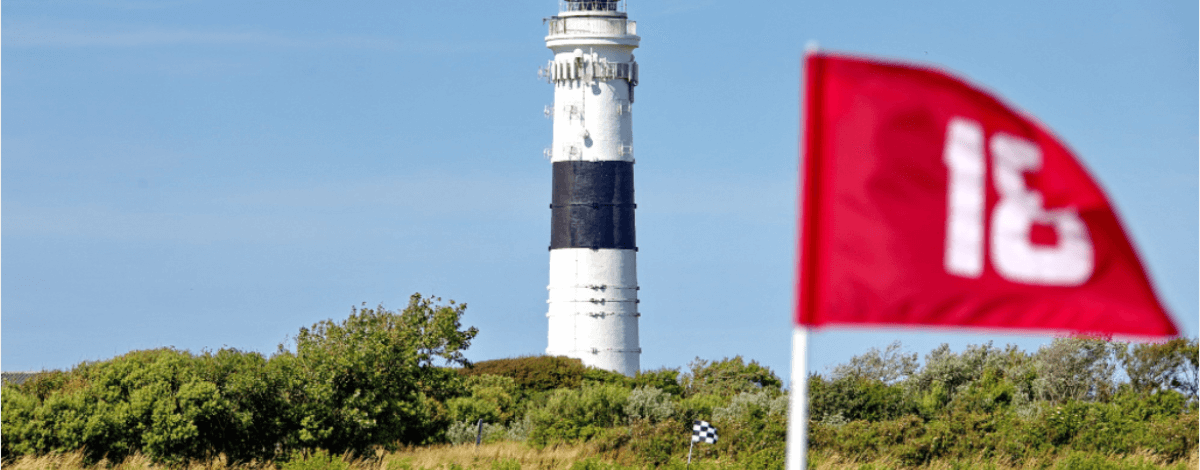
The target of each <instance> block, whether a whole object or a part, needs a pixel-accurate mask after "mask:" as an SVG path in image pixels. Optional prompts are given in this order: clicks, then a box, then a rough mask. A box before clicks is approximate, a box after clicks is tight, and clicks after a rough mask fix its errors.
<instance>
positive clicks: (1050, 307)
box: [795, 53, 1178, 337]
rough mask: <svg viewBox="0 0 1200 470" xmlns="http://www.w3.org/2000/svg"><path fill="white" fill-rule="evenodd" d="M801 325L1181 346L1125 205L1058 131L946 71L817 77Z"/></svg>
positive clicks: (822, 64)
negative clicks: (1035, 334)
mask: <svg viewBox="0 0 1200 470" xmlns="http://www.w3.org/2000/svg"><path fill="white" fill-rule="evenodd" d="M805 81H806V88H805V95H804V104H805V109H804V124H805V126H804V141H803V144H802V145H803V148H802V150H801V151H802V153H803V158H802V163H801V165H802V172H803V174H802V179H803V181H802V189H801V194H800V208H801V210H800V222H799V227H800V237H799V255H800V256H799V265H798V269H797V271H798V276H797V286H796V309H795V315H796V318H795V319H796V323H797V324H798V325H809V326H822V325H832V324H875V325H935V326H965V327H977V328H993V329H996V328H1001V329H1021V330H1040V331H1065V332H1072V333H1087V334H1100V335H1113V334H1117V335H1130V336H1143V337H1162V336H1174V335H1176V334H1178V330H1177V328H1176V326H1175V324H1174V323H1173V322H1172V320H1171V318H1170V316H1169V315H1168V314H1167V313H1166V311H1165V310H1164V309H1163V307H1162V305H1161V304H1160V303H1159V301H1158V299H1157V298H1156V296H1155V294H1154V291H1153V289H1152V288H1151V285H1150V281H1149V279H1148V278H1147V276H1146V274H1145V271H1144V270H1143V268H1142V265H1141V262H1140V261H1139V260H1138V257H1137V255H1136V253H1135V252H1134V249H1133V246H1132V245H1131V244H1130V242H1129V240H1128V239H1127V238H1126V236H1125V231H1124V230H1123V229H1122V227H1121V224H1120V222H1119V221H1118V219H1117V216H1116V214H1115V213H1114V211H1113V208H1112V205H1111V204H1109V202H1108V199H1107V198H1106V197H1105V195H1104V193H1103V192H1102V191H1101V190H1100V187H1099V186H1098V185H1097V184H1096V182H1095V181H1093V179H1092V178H1091V177H1090V176H1089V175H1088V173H1087V171H1086V170H1085V169H1084V168H1083V166H1082V165H1081V164H1080V163H1079V162H1078V161H1077V160H1076V158H1075V156H1074V155H1073V154H1072V152H1071V151H1070V150H1069V149H1068V148H1067V147H1066V146H1065V145H1064V144H1063V143H1062V142H1060V141H1059V140H1058V139H1057V138H1055V136H1054V135H1052V134H1051V133H1050V132H1049V131H1048V130H1047V129H1046V128H1044V127H1043V126H1041V125H1040V124H1039V123H1038V122H1036V121H1035V120H1034V119H1032V118H1030V117H1028V116H1025V115H1023V114H1021V113H1019V112H1017V111H1015V110H1013V109H1011V108H1009V107H1008V106H1006V105H1005V104H1004V103H1003V102H1001V101H1000V100H999V99H997V98H995V97H993V96H992V95H990V94H988V93H986V92H984V91H982V90H979V89H978V88H976V87H974V86H972V85H970V84H968V83H966V82H964V81H963V80H961V79H958V78H956V77H953V76H950V75H948V74H946V73H943V72H941V71H937V70H932V69H928V68H922V67H915V66H911V65H904V64H894V63H885V62H879V61H873V60H865V59H861V58H856V57H848V56H842V55H836V54H827V53H813V54H809V55H808V56H807V59H806V63H805Z"/></svg>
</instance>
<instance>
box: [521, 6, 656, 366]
mask: <svg viewBox="0 0 1200 470" xmlns="http://www.w3.org/2000/svg"><path fill="white" fill-rule="evenodd" d="M622 3H623V2H621V1H619V0H565V1H561V2H560V8H559V10H560V11H559V12H558V15H556V16H553V17H550V18H548V19H547V20H546V24H547V25H548V26H549V33H548V35H547V36H546V47H548V48H549V49H550V50H551V51H553V52H554V59H553V60H551V61H550V62H549V63H548V64H546V66H545V67H544V68H542V69H541V70H540V75H541V76H542V77H543V78H545V79H546V80H547V81H548V82H550V83H551V84H553V85H554V104H553V105H551V106H547V107H546V110H545V112H546V115H547V116H548V117H550V118H551V119H553V122H554V141H553V144H552V146H551V147H550V148H549V149H546V156H548V157H549V158H550V161H551V164H552V165H553V178H554V183H553V194H552V196H551V203H550V213H551V215H550V284H549V285H548V286H547V289H548V290H549V300H547V303H548V304H549V311H548V312H547V314H546V316H547V317H548V319H549V324H550V328H549V341H548V346H547V347H546V354H549V355H553V356H568V357H574V358H579V359H581V360H582V361H583V364H584V365H588V366H595V367H599V368H601V369H607V370H611V371H615V372H619V373H622V374H625V375H634V374H636V373H637V372H638V368H639V358H640V356H641V353H642V350H641V347H640V346H639V343H638V317H639V316H640V314H639V313H638V283H637V243H636V237H635V234H636V231H635V230H634V210H635V209H636V208H637V205H636V204H635V203H634V198H633V164H634V152H633V96H634V93H633V90H634V87H635V86H636V85H637V82H638V66H637V62H635V61H634V57H633V50H634V49H635V48H637V47H638V41H639V40H640V39H641V38H639V37H638V36H637V25H636V23H634V22H633V21H629V18H628V16H627V15H626V12H625V11H624V8H623V5H622Z"/></svg>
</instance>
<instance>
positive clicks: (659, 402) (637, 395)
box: [625, 387, 675, 423]
mask: <svg viewBox="0 0 1200 470" xmlns="http://www.w3.org/2000/svg"><path fill="white" fill-rule="evenodd" d="M674 414H675V404H674V403H673V402H671V395H670V394H668V393H666V392H663V391H662V390H659V389H657V388H653V387H641V388H637V389H634V390H633V391H631V392H629V401H628V402H627V403H626V404H625V415H626V416H628V417H629V419H631V420H642V419H644V420H648V421H650V422H654V423H657V422H662V421H666V420H667V419H670V418H671V416H673V415H674Z"/></svg>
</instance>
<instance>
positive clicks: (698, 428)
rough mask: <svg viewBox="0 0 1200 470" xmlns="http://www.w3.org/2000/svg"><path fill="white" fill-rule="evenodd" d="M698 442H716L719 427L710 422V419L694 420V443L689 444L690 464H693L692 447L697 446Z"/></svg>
mask: <svg viewBox="0 0 1200 470" xmlns="http://www.w3.org/2000/svg"><path fill="white" fill-rule="evenodd" d="M697 442H704V443H708V444H716V443H717V428H716V427H714V426H713V425H711V424H708V421H702V420H696V421H692V444H691V445H690V446H688V461H687V463H688V465H691V464H692V449H694V448H696V443H697Z"/></svg>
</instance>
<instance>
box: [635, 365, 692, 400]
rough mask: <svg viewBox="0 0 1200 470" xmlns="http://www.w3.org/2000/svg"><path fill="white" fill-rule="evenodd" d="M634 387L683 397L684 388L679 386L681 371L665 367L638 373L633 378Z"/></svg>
mask: <svg viewBox="0 0 1200 470" xmlns="http://www.w3.org/2000/svg"><path fill="white" fill-rule="evenodd" d="M633 387H654V388H657V389H659V390H662V391H663V392H666V393H669V394H671V395H674V396H677V397H680V396H683V386H682V385H680V384H679V369H668V368H665V367H664V368H662V369H656V370H649V371H641V372H638V373H637V375H635V376H634V377H633Z"/></svg>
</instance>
